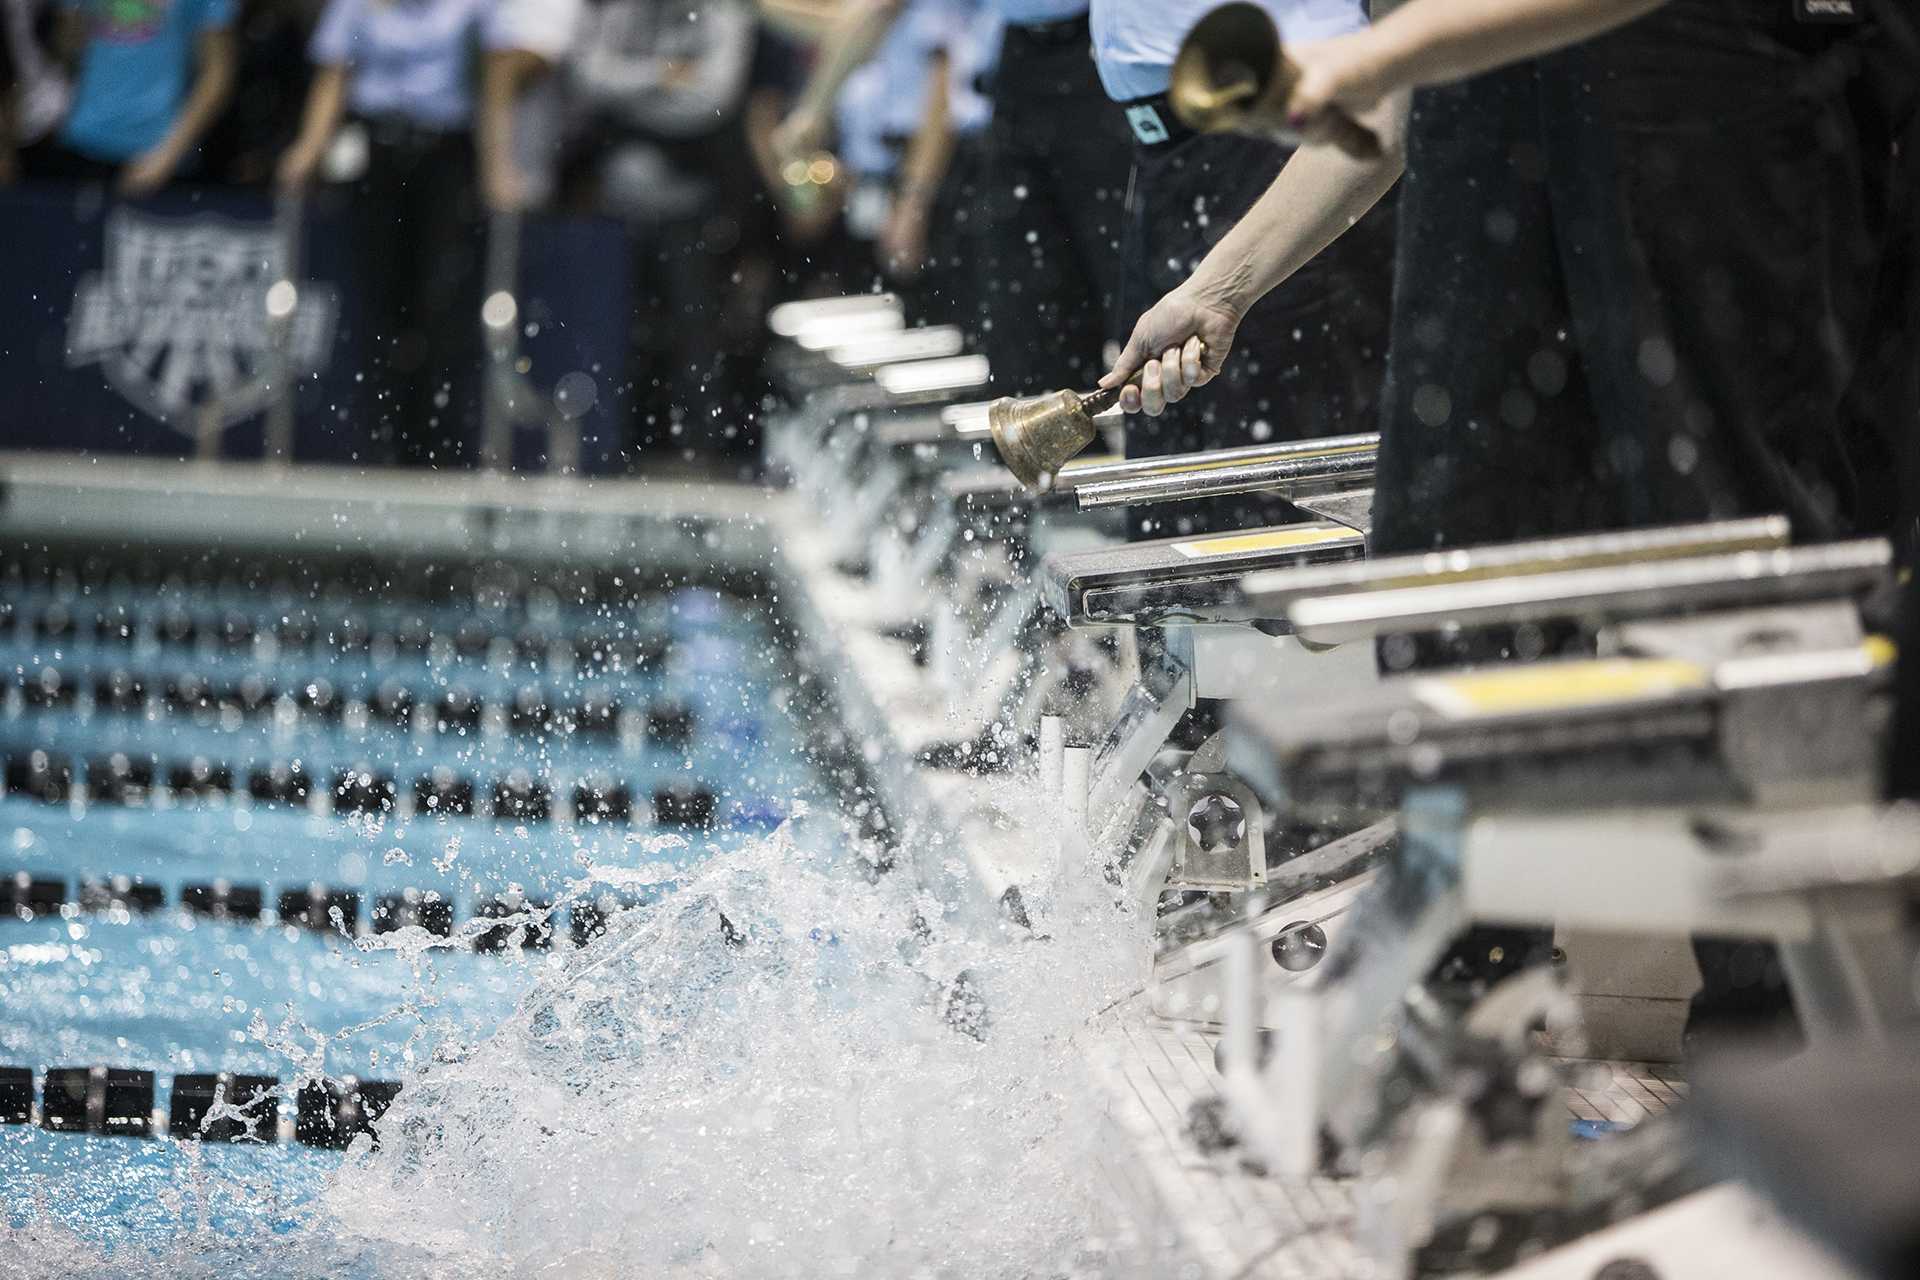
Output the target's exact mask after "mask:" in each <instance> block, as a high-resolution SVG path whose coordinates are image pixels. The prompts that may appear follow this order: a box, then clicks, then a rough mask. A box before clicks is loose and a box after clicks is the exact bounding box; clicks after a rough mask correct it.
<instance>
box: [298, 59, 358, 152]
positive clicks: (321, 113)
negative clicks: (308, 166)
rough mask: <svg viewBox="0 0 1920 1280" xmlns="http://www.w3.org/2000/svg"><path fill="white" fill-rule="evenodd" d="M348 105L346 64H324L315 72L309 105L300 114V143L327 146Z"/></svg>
mask: <svg viewBox="0 0 1920 1280" xmlns="http://www.w3.org/2000/svg"><path fill="white" fill-rule="evenodd" d="M346 105H347V70H346V68H345V67H321V68H319V69H318V70H317V71H315V72H314V76H313V86H312V87H311V88H310V89H308V90H307V107H306V110H305V112H303V113H302V114H301V117H300V136H299V138H298V139H297V143H296V145H299V146H301V147H306V148H310V149H312V150H314V151H320V150H322V149H324V148H325V147H326V145H327V143H329V142H331V141H332V140H333V131H334V130H335V129H337V128H339V127H340V117H341V115H342V114H343V113H344V112H345V110H346Z"/></svg>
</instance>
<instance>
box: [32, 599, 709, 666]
mask: <svg viewBox="0 0 1920 1280" xmlns="http://www.w3.org/2000/svg"><path fill="white" fill-rule="evenodd" d="M9 631H11V633H12V635H13V638H14V639H15V640H16V641H26V642H32V641H35V640H39V641H43V642H46V643H49V644H55V645H70V644H72V643H74V642H75V641H76V640H80V639H83V638H87V637H91V638H92V640H93V642H94V643H95V644H97V645H100V646H103V647H111V646H120V645H124V646H127V647H129V648H131V647H135V646H139V645H156V646H160V647H163V648H176V649H178V648H191V649H199V650H205V651H209V652H220V651H226V652H230V653H238V652H245V651H253V652H258V651H259V650H260V649H261V648H262V647H263V642H266V643H267V644H270V645H271V647H272V650H273V656H274V657H277V658H286V657H291V656H295V655H297V654H299V653H301V652H303V651H305V652H308V653H311V652H312V651H313V649H314V648H315V646H316V645H318V646H319V647H320V649H321V650H322V651H323V652H325V653H328V654H357V653H367V654H379V655H381V656H383V657H384V656H388V655H391V656H394V657H398V656H402V655H405V656H415V657H417V656H423V655H429V654H432V653H433V652H434V651H435V650H436V649H439V650H440V651H441V652H442V653H445V654H451V655H453V656H456V657H459V658H471V659H479V658H485V659H489V660H492V659H496V658H498V659H506V658H509V657H510V658H511V659H512V660H513V661H516V662H520V663H522V664H524V665H527V666H529V667H546V668H549V669H554V670H558V669H560V668H562V667H572V668H574V669H576V670H579V671H583V672H598V671H609V672H615V673H619V672H631V671H638V670H642V669H645V668H648V667H657V666H658V665H659V664H660V663H661V662H662V661H663V660H664V659H665V658H666V657H667V655H668V653H669V652H670V651H671V650H672V647H673V640H672V637H671V636H669V635H667V634H665V633H660V632H648V633H646V634H641V633H638V632H631V631H626V630H622V629H615V630H606V629H603V628H589V629H585V630H580V631H568V630H553V629H547V628H541V627H528V628H525V629H523V630H521V631H520V632H519V634H517V635H515V636H512V637H508V636H504V635H501V634H499V632H500V628H499V626H498V624H497V623H490V622H487V621H482V620H477V619H476V620H469V621H467V622H463V623H461V624H460V625H459V626H457V627H454V628H453V629H451V630H447V629H445V628H435V627H433V626H432V625H430V624H429V623H427V622H425V621H424V620H421V619H412V620H408V621H404V622H400V623H395V624H380V625H375V624H372V623H369V622H367V621H366V620H364V619H360V618H353V617H341V616H337V615H322V614H319V613H316V612H315V611H313V610H311V609H305V608H295V609H293V610H291V611H289V612H287V613H285V614H283V615H282V616H281V617H280V618H278V619H276V620H275V621H274V622H273V623H272V624H270V625H266V626H262V625H261V624H260V623H259V621H258V620H256V619H255V618H254V617H252V616H251V615H249V614H246V613H241V612H233V611H229V612H226V613H221V614H218V615H209V614H206V613H195V612H193V611H191V610H188V609H183V608H178V607H167V606H162V607H158V608H152V609H141V608H129V607H128V606H127V605H125V604H107V605H99V606H94V607H84V606H83V607H80V608H75V607H73V606H70V605H68V604H67V603H65V602H63V601H59V600H54V601H50V602H48V603H46V604H45V605H43V606H41V607H39V608H38V609H31V608H18V607H15V606H14V605H12V604H11V603H8V604H6V605H0V635H4V634H6V633H7V632H9Z"/></svg>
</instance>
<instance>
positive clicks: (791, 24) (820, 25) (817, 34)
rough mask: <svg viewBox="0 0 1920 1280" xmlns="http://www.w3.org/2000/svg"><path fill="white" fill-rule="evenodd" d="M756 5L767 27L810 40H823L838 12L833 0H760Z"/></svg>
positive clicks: (800, 38)
mask: <svg viewBox="0 0 1920 1280" xmlns="http://www.w3.org/2000/svg"><path fill="white" fill-rule="evenodd" d="M757 7H758V8H759V10H760V17H761V19H762V20H763V21H764V22H765V23H766V24H767V25H768V26H769V27H771V28H773V29H774V30H775V31H778V32H780V33H781V34H782V35H786V36H791V37H793V38H794V39H797V40H805V41H808V42H809V43H811V42H813V41H815V40H820V39H824V38H825V36H826V34H827V32H828V31H830V30H832V29H833V20H834V18H835V17H837V16H838V15H839V12H840V6H839V5H838V4H836V3H834V0H760V3H759V5H758V6H757Z"/></svg>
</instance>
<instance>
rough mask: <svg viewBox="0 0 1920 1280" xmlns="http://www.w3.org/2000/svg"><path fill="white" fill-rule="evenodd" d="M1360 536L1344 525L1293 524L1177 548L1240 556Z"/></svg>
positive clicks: (1195, 555) (1197, 555)
mask: <svg viewBox="0 0 1920 1280" xmlns="http://www.w3.org/2000/svg"><path fill="white" fill-rule="evenodd" d="M1359 537H1360V535H1359V534H1357V533H1355V532H1354V531H1353V530H1352V529H1349V528H1347V527H1346V526H1345V525H1343V524H1325V525H1291V526H1289V527H1287V528H1285V529H1265V530H1262V531H1261V532H1259V533H1225V534H1221V535H1220V536H1218V537H1214V538H1196V539H1194V540H1193V541H1191V542H1176V543H1174V544H1173V549H1174V550H1175V551H1178V552H1179V553H1180V554H1181V555H1183V556H1186V557H1187V558H1188V559H1189V560H1204V559H1206V558H1208V557H1210V556H1238V555H1246V554H1247V553H1248V552H1252V551H1288V550H1293V549H1297V548H1301V547H1318V546H1331V545H1332V544H1334V543H1337V542H1352V541H1356V540H1357V539H1358V538H1359Z"/></svg>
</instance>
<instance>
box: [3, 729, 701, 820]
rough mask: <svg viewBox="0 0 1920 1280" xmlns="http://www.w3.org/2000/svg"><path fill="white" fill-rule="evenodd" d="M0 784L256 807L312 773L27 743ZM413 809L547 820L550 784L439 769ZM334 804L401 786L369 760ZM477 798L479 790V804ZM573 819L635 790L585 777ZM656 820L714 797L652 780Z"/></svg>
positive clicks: (96, 796)
mask: <svg viewBox="0 0 1920 1280" xmlns="http://www.w3.org/2000/svg"><path fill="white" fill-rule="evenodd" d="M3 779H4V783H5V791H4V792H0V794H5V795H10V796H21V797H24V798H27V799H30V800H37V801H39V802H41V803H42V804H68V803H71V802H72V800H73V799H74V797H75V796H76V795H82V796H84V797H85V798H86V799H87V800H88V801H89V802H90V803H95V804H110V805H117V806H121V807H126V808H137V807H140V806H142V805H146V804H149V803H151V802H153V801H154V800H155V799H156V798H157V796H158V795H159V793H160V791H161V790H162V789H163V788H164V790H165V792H166V795H167V798H168V799H169V800H170V801H171V802H172V803H174V804H176V805H189V804H201V803H207V802H217V801H221V800H228V801H230V800H232V799H233V798H235V797H237V796H239V795H242V794H244V795H245V796H247V798H248V799H249V800H250V801H252V802H253V803H254V804H256V805H282V806H287V807H291V808H311V807H312V803H313V789H314V788H313V780H312V778H311V777H310V776H309V774H308V773H307V771H306V769H305V768H304V767H303V766H302V765H301V764H300V762H299V761H297V760H296V761H290V762H283V763H277V764H266V765H260V766H258V767H256V768H254V769H252V770H251V771H250V772H249V773H248V774H247V776H246V777H245V778H244V779H238V778H236V777H235V774H234V772H233V769H232V768H231V767H230V766H228V765H225V764H221V763H218V762H216V761H212V760H209V759H207V758H206V757H205V756H196V757H194V758H192V759H190V760H187V761H176V762H171V763H164V764H163V763H162V762H161V761H160V760H159V758H158V757H156V756H151V755H133V754H129V753H127V752H113V753H110V754H105V755H100V756H95V757H93V758H91V759H89V760H85V761H83V762H82V767H80V768H76V766H75V762H74V761H73V759H72V758H71V757H69V756H66V755H63V754H61V753H59V752H53V751H46V750H42V749H38V748H36V749H33V750H29V751H17V752H14V753H13V754H11V755H9V756H8V757H7V758H6V767H5V770H4V775H3ZM410 791H411V797H412V801H413V813H414V815H415V816H419V815H422V814H429V815H431V814H440V815H445V816H447V817H485V816H490V817H493V818H495V819H500V820H508V821H513V822H550V821H552V820H553V817H554V798H553V788H552V787H551V786H549V785H548V784H547V783H546V782H545V781H543V780H541V779H539V778H536V777H534V776H533V775H532V774H531V773H530V772H528V771H527V770H525V769H512V770H509V771H508V772H507V773H506V774H505V775H504V776H503V777H500V778H498V779H496V780H495V781H494V782H492V783H491V784H490V785H483V786H476V785H475V783H474V780H473V779H472V778H469V777H467V776H465V775H463V774H460V773H457V772H456V771H454V770H452V769H449V768H446V767H444V766H443V767H440V768H436V769H432V770H430V771H429V772H427V773H424V774H422V775H420V777H419V778H417V779H416V780H415V781H414V783H413V785H412V787H411V789H410ZM327 795H328V797H329V798H330V800H331V803H332V806H333V810H332V811H333V812H334V813H339V814H351V813H371V814H380V813H391V812H393V811H395V809H396V808H397V807H398V805H399V802H400V798H401V790H400V787H399V784H398V783H397V782H396V780H395V778H394V775H393V774H392V773H390V772H387V771H385V770H381V769H377V768H375V767H374V766H371V765H361V766H355V767H353V768H347V769H341V770H339V771H337V772H336V773H335V774H334V777H333V785H332V787H331V788H330V789H329V791H328V792H327ZM476 796H485V797H486V800H487V811H486V812H485V813H483V812H481V810H480V807H479V805H477V804H476V803H475V800H476ZM571 799H572V802H573V809H572V812H573V818H574V821H576V822H583V823H587V824H589V825H594V824H599V823H603V822H604V823H623V822H631V821H632V820H633V808H634V805H633V793H632V791H631V790H630V789H629V788H628V787H627V786H626V784H624V783H621V782H618V781H615V780H614V779H612V778H610V777H607V776H606V775H590V776H588V777H586V778H584V779H582V780H581V781H580V782H578V783H576V784H575V785H574V787H573V791H572V796H571ZM652 799H653V822H654V825H655V826H660V827H708V826H711V825H713V822H714V819H715V817H716V816H717V815H718V812H719V801H718V799H717V798H716V797H715V796H714V794H713V792H712V791H711V790H709V789H707V788H706V787H702V786H696V785H692V784H689V783H685V782H676V783H673V784H672V785H670V786H665V787H660V788H657V789H656V790H655V791H654V793H653V798H652Z"/></svg>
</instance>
